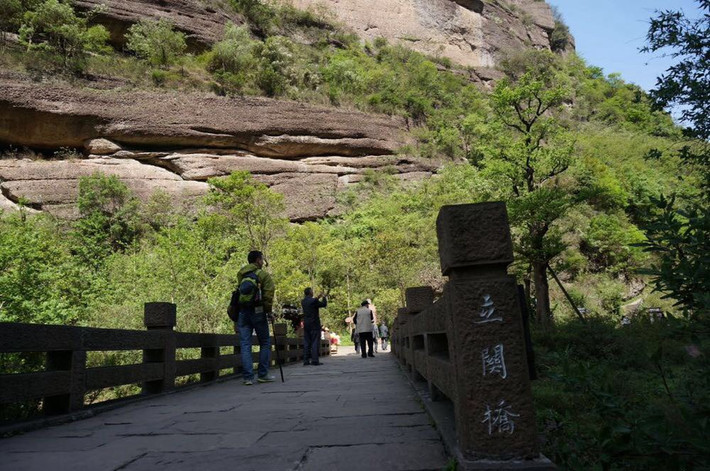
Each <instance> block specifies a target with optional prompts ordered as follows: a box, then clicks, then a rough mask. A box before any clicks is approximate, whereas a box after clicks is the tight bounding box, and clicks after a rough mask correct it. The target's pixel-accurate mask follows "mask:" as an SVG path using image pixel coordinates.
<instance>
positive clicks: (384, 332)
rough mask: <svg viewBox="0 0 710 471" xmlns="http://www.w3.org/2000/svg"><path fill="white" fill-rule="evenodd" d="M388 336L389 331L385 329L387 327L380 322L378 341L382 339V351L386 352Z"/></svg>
mask: <svg viewBox="0 0 710 471" xmlns="http://www.w3.org/2000/svg"><path fill="white" fill-rule="evenodd" d="M389 336H390V331H389V329H388V328H387V325H386V324H385V321H382V325H380V339H382V351H383V352H384V351H386V350H387V339H389Z"/></svg>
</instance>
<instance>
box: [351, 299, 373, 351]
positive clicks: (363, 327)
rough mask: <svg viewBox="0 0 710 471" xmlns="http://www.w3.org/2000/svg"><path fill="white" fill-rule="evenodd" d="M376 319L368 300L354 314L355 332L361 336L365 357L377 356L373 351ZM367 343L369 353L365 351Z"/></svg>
mask: <svg viewBox="0 0 710 471" xmlns="http://www.w3.org/2000/svg"><path fill="white" fill-rule="evenodd" d="M374 319H375V316H374V314H373V313H372V310H371V309H370V308H369V303H368V302H367V300H365V301H363V302H362V304H361V305H360V309H358V310H357V311H355V315H354V316H353V322H354V323H355V333H356V334H357V335H359V336H360V351H361V352H362V357H363V358H367V357H374V356H375V354H374V353H372V322H373V321H374ZM366 345H367V353H365V346H366Z"/></svg>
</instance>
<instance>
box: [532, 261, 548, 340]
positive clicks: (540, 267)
mask: <svg viewBox="0 0 710 471" xmlns="http://www.w3.org/2000/svg"><path fill="white" fill-rule="evenodd" d="M533 282H534V283H535V317H536V318H537V322H539V323H540V325H542V326H543V327H544V328H545V329H549V328H551V327H552V313H551V312H550V286H549V285H548V283H547V264H546V263H543V262H533Z"/></svg>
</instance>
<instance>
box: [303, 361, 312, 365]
mask: <svg viewBox="0 0 710 471" xmlns="http://www.w3.org/2000/svg"><path fill="white" fill-rule="evenodd" d="M310 364H311V362H310V361H304V362H303V366H308V365H310Z"/></svg>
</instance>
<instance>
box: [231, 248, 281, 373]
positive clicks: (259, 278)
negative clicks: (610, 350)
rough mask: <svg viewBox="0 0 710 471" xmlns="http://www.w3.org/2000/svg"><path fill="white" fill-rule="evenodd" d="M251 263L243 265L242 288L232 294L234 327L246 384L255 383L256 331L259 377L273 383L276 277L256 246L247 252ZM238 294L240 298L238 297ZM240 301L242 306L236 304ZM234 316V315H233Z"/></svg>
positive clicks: (239, 279)
mask: <svg viewBox="0 0 710 471" xmlns="http://www.w3.org/2000/svg"><path fill="white" fill-rule="evenodd" d="M247 261H248V262H249V263H248V264H247V265H245V266H243V267H242V268H241V269H240V270H239V273H238V274H237V283H238V286H239V288H238V289H237V291H235V292H234V294H233V295H232V302H231V303H230V309H231V310H232V311H236V310H237V309H238V311H237V312H238V313H239V314H238V318H237V320H236V322H235V325H234V330H235V331H236V333H237V334H238V335H239V343H240V346H241V351H242V369H243V370H244V384H245V385H247V386H251V385H252V384H254V362H253V360H252V356H251V347H252V333H253V332H254V331H256V336H257V338H258V339H259V368H258V370H257V379H256V380H257V381H258V382H259V383H269V382H272V381H274V377H273V376H271V375H269V362H270V359H271V339H270V336H269V317H270V316H271V315H272V314H271V309H272V305H273V301H274V290H275V286H274V280H273V279H272V278H271V275H270V274H269V273H267V272H266V271H265V270H263V269H262V268H263V267H264V254H262V253H261V252H259V251H258V250H252V251H251V252H249V255H248V256H247ZM235 298H238V301H237V300H235ZM237 303H238V308H237V307H236V306H234V304H237ZM230 317H231V318H232V319H233V316H232V315H230Z"/></svg>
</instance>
